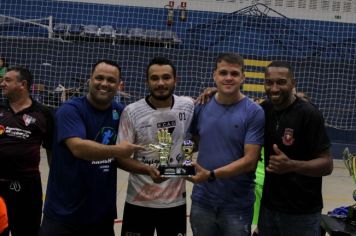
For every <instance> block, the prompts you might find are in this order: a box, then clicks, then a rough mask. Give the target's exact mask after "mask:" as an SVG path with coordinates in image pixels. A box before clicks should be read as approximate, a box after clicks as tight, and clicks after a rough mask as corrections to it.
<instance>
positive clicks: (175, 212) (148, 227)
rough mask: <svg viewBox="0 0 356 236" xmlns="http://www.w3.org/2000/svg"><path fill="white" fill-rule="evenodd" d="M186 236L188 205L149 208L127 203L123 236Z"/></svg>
mask: <svg viewBox="0 0 356 236" xmlns="http://www.w3.org/2000/svg"><path fill="white" fill-rule="evenodd" d="M155 230H156V232H157V236H180V235H181V236H184V235H186V233H187V206H186V204H184V205H181V206H177V207H170V208H149V207H141V206H136V205H132V204H129V203H125V208H124V217H123V222H122V230H121V236H153V235H154V232H155Z"/></svg>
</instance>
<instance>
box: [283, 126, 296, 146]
mask: <svg viewBox="0 0 356 236" xmlns="http://www.w3.org/2000/svg"><path fill="white" fill-rule="evenodd" d="M293 134H294V130H293V129H290V128H286V129H285V130H284V135H283V137H282V142H283V144H284V145H286V146H291V145H292V144H293V143H294V137H293Z"/></svg>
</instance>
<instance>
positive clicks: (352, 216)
mask: <svg viewBox="0 0 356 236" xmlns="http://www.w3.org/2000/svg"><path fill="white" fill-rule="evenodd" d="M342 154H343V159H344V163H345V166H346V168H347V169H348V171H349V174H350V176H352V178H353V180H354V182H355V184H356V153H354V154H351V153H350V151H349V149H348V148H345V149H344V151H343V153H342ZM352 197H353V199H354V200H355V201H356V189H355V190H354V191H353V193H352ZM347 220H348V221H349V222H350V224H352V225H356V204H354V205H352V206H349V207H348V214H347Z"/></svg>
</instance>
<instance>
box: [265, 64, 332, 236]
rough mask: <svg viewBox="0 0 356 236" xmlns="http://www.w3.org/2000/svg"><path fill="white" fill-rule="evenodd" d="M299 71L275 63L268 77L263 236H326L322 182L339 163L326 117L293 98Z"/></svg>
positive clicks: (266, 84) (266, 73)
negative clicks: (322, 232) (332, 150)
mask: <svg viewBox="0 0 356 236" xmlns="http://www.w3.org/2000/svg"><path fill="white" fill-rule="evenodd" d="M294 87H295V80H294V77H293V70H292V68H291V66H290V65H289V64H288V63H286V62H280V61H274V62H272V63H271V64H270V65H268V66H267V68H266V71H265V90H266V95H267V97H268V99H267V100H266V101H265V102H263V103H262V104H261V105H262V107H263V108H264V111H265V116H266V124H265V162H266V167H267V168H266V176H265V183H264V188H263V197H262V205H261V211H260V217H259V223H258V228H259V233H260V235H263V236H269V235H271V236H272V235H273V236H279V235H280V236H287V235H288V236H303V235H305V236H307V235H320V233H319V228H320V216H321V209H322V207H323V200H322V194H321V187H322V176H325V175H329V174H331V172H332V169H333V161H332V157H331V155H330V152H329V148H330V140H329V138H328V136H327V134H326V130H325V127H324V119H323V116H322V114H321V113H320V112H319V111H318V110H317V108H316V107H315V106H313V105H312V104H310V103H309V102H306V101H304V100H302V99H300V98H298V97H297V96H295V95H294V94H293V92H292V91H293V88H294Z"/></svg>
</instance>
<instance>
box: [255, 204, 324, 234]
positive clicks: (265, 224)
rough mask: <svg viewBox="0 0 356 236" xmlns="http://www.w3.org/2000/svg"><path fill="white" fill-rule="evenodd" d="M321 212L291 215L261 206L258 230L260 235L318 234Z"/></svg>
mask: <svg viewBox="0 0 356 236" xmlns="http://www.w3.org/2000/svg"><path fill="white" fill-rule="evenodd" d="M320 219H321V212H317V213H311V214H299V215H291V214H286V213H282V212H277V211H271V210H269V209H267V208H264V207H263V206H261V208H260V217H259V221H258V232H259V234H260V235H261V236H319V235H320Z"/></svg>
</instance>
